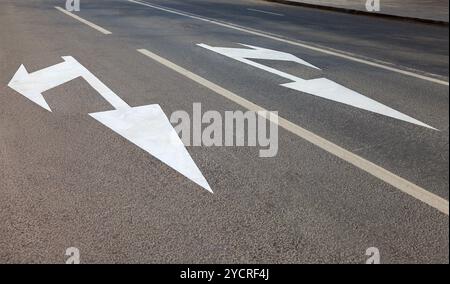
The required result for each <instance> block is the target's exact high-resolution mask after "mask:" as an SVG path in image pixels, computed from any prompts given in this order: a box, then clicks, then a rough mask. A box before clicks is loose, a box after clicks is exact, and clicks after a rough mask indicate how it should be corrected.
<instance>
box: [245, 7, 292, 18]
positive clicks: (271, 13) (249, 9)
mask: <svg viewBox="0 0 450 284" xmlns="http://www.w3.org/2000/svg"><path fill="white" fill-rule="evenodd" d="M247 10H248V11H252V12H258V13H263V14H268V15H274V16H280V17H283V16H284V15H283V14H279V13H274V12H268V11H263V10H258V9H252V8H247Z"/></svg>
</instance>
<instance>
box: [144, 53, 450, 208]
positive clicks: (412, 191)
mask: <svg viewBox="0 0 450 284" xmlns="http://www.w3.org/2000/svg"><path fill="white" fill-rule="evenodd" d="M137 51H138V52H139V53H141V54H143V55H145V56H147V57H148V58H150V59H152V60H154V61H156V62H158V63H160V64H162V65H164V66H166V67H167V68H169V69H171V70H173V71H175V72H177V73H179V74H181V75H183V76H184V77H186V78H188V79H190V80H192V81H194V82H196V83H198V84H200V85H202V86H203V87H206V88H208V89H209V90H211V91H213V92H214V93H216V94H218V95H220V96H222V97H224V98H226V99H228V100H230V101H232V102H234V103H236V104H238V105H240V106H241V107H244V108H246V109H248V110H250V111H255V112H257V113H258V114H267V113H269V112H268V110H266V109H265V108H263V107H261V106H259V105H257V104H255V103H253V102H251V101H249V100H246V99H244V98H242V97H240V96H238V95H237V94H235V93H233V92H231V91H229V90H227V89H224V88H222V87H221V86H219V85H217V84H215V83H213V82H211V81H208V80H207V79H205V78H203V77H201V76H199V75H197V74H194V73H192V72H191V71H189V70H187V69H184V68H183V67H181V66H179V65H177V64H175V63H173V62H171V61H169V60H167V59H165V58H162V57H160V56H159V55H157V54H154V53H152V52H150V51H148V50H147V49H138V50H137ZM265 118H266V119H269V120H270V121H271V122H272V123H277V124H278V126H279V127H281V128H283V129H285V130H287V131H289V132H291V133H292V134H294V135H296V136H298V137H300V138H302V139H304V140H306V141H308V142H310V143H312V144H314V145H316V146H317V147H319V148H321V149H323V150H325V151H326V152H328V153H330V154H332V155H334V156H336V157H338V158H340V159H342V160H344V161H346V162H348V163H350V164H352V165H354V166H355V167H357V168H359V169H361V170H363V171H365V172H367V173H368V174H370V175H372V176H374V177H376V178H378V179H380V180H382V181H384V182H386V183H388V184H390V185H391V186H393V187H395V188H397V189H398V190H400V191H401V192H403V193H406V194H408V195H409V196H411V197H413V198H415V199H417V200H419V201H421V202H423V203H425V204H428V205H429V206H431V207H433V208H435V209H437V210H439V211H440V212H442V213H444V214H446V215H448V211H449V210H448V209H449V204H448V201H447V200H446V199H444V198H442V197H440V196H438V195H436V194H434V193H431V192H429V191H427V190H425V189H423V188H421V187H420V186H418V185H416V184H414V183H412V182H410V181H408V180H406V179H404V178H402V177H400V176H398V175H396V174H394V173H392V172H390V171H388V170H386V169H384V168H382V167H380V166H378V165H376V164H374V163H372V162H370V161H368V160H366V159H364V158H362V157H360V156H358V155H356V154H354V153H352V152H350V151H348V150H346V149H344V148H342V147H340V146H338V145H336V144H334V143H333V142H330V141H328V140H326V139H325V138H322V137H320V136H318V135H317V134H315V133H313V132H311V131H309V130H306V129H304V128H302V127H300V126H298V125H296V124H295V123H293V122H290V121H289V120H287V119H284V118H282V117H279V116H277V115H271V116H267V115H266V116H265Z"/></svg>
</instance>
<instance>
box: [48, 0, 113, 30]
mask: <svg viewBox="0 0 450 284" xmlns="http://www.w3.org/2000/svg"><path fill="white" fill-rule="evenodd" d="M55 9H57V10H58V11H61V12H63V13H64V14H66V15H67V16H70V17H72V18H74V19H76V20H77V21H80V22H82V23H83V24H86V25H88V26H90V27H91V28H93V29H95V30H97V31H99V32H101V33H102V34H105V35H110V34H112V32H110V31H108V30H107V29H104V28H102V27H100V26H98V25H96V24H94V23H92V22H89V21H88V20H85V19H83V18H81V17H79V16H77V15H75V14H74V13H72V12H69V11H67V10H65V9H63V8H61V7H58V6H55Z"/></svg>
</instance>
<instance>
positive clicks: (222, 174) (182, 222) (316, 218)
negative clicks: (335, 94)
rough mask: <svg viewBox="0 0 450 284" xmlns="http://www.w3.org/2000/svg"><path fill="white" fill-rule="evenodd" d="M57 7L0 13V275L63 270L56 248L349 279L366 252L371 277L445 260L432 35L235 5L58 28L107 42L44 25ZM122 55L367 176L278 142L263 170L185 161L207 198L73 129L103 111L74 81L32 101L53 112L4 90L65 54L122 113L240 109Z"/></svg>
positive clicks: (90, 17) (125, 149)
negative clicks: (301, 270) (309, 86)
mask: <svg viewBox="0 0 450 284" xmlns="http://www.w3.org/2000/svg"><path fill="white" fill-rule="evenodd" d="M64 2H65V1H51V0H38V1H32V2H30V1H25V0H19V1H17V0H16V1H13V0H2V1H1V2H0V216H1V219H2V225H1V226H0V263H30V262H31V263H64V262H65V260H66V258H67V257H66V256H65V255H64V252H65V250H66V248H68V247H76V248H79V250H80V254H81V261H82V263H329V262H331V263H364V262H365V261H366V259H367V258H368V256H366V250H367V248H369V247H376V248H378V249H379V251H380V255H381V262H382V263H448V262H449V255H448V252H449V246H448V245H449V219H448V197H449V190H448V189H449V182H448V181H449V166H448V161H449V112H448V105H449V101H448V100H449V88H448V50H449V48H448V27H442V26H434V25H428V24H419V23H410V22H397V21H394V20H387V19H377V18H373V17H364V16H361V15H343V14H340V13H336V12H331V11H321V10H315V9H310V8H302V7H290V6H285V5H281V4H275V3H267V2H261V1H252V0H239V1H225V0H215V1H212V0H186V1H182V0H167V1H160V0H146V1H145V3H148V4H149V5H141V4H139V3H133V2H130V1H126V0H105V1H94V0H82V1H81V11H79V12H74V14H75V15H77V16H79V17H81V18H82V19H84V20H87V21H89V22H91V23H93V24H96V25H98V26H99V27H102V28H104V29H106V30H108V31H110V32H111V34H108V35H106V34H102V33H101V32H99V31H98V30H96V29H93V28H92V27H91V26H88V25H86V24H85V23H82V22H80V21H79V20H77V19H75V18H73V17H70V16H69V15H67V14H66V13H63V12H61V11H60V10H58V9H55V6H59V7H63V8H64V7H65V3H64ZM145 3H144V4H145ZM261 33H263V34H261ZM201 43H203V44H207V45H210V46H216V47H240V48H242V46H239V43H242V44H247V45H252V46H258V47H264V48H267V49H272V50H277V51H282V52H285V53H289V54H292V55H295V56H298V57H299V58H301V59H304V60H306V61H307V62H310V63H312V64H314V65H315V66H318V67H320V69H321V70H314V69H309V68H305V67H304V66H302V65H299V64H294V63H292V62H280V61H275V60H255V62H258V63H261V64H265V65H267V66H270V67H272V68H274V69H276V70H280V71H283V72H286V73H289V74H292V75H295V76H298V77H301V78H306V79H313V78H319V77H326V78H328V79H330V80H332V81H334V82H336V83H338V84H341V85H343V86H346V87H347V88H349V89H351V90H354V91H357V92H358V93H361V94H364V96H367V97H369V98H371V99H373V100H375V101H378V102H381V103H383V104H385V105H387V106H389V107H391V108H393V109H395V110H398V111H400V112H402V113H405V114H408V115H410V116H412V117H414V118H415V119H418V120H420V121H422V122H424V123H426V124H428V125H430V126H432V127H434V128H436V129H438V130H432V129H428V128H425V127H422V126H418V125H415V124H412V123H407V122H404V121H401V120H398V119H393V118H389V117H386V116H383V115H380V114H375V113H371V112H368V111H366V110H361V109H358V108H355V107H352V106H349V105H344V104H340V103H337V102H334V101H330V100H326V99H324V98H320V97H317V96H312V95H310V94H307V93H304V92H299V91H296V90H291V89H288V88H285V87H282V86H280V85H281V84H285V83H289V82H290V81H289V80H287V79H285V78H282V77H279V76H276V75H274V74H272V73H270V72H266V71H264V70H261V69H258V68H255V67H254V66H250V65H248V64H245V63H243V62H239V61H236V60H233V59H231V58H228V57H225V56H223V55H220V54H218V53H215V52H212V51H209V50H207V49H204V48H201V47H199V46H198V44H201ZM138 49H146V50H148V51H150V52H152V53H154V54H156V55H158V56H160V57H162V58H165V59H166V60H168V61H170V62H172V63H173V64H176V65H178V66H180V67H182V68H184V69H186V70H188V71H189V72H192V73H194V74H197V75H199V76H201V77H203V78H204V79H206V80H208V81H210V82H213V83H215V84H217V85H219V86H221V87H222V88H224V89H226V90H228V91H230V92H233V93H234V94H237V95H238V96H240V97H241V98H243V99H246V100H248V101H250V102H252V103H254V104H256V105H258V106H260V107H263V108H265V109H268V110H273V111H278V113H279V115H280V117H282V118H284V119H286V120H288V121H289V122H290V123H293V124H295V125H298V126H300V127H303V128H304V129H306V130H308V131H311V132H312V133H315V134H316V135H318V136H320V137H321V138H323V139H325V140H326V141H329V142H332V143H334V144H336V145H338V146H339V147H342V148H343V149H346V150H348V151H349V152H351V153H353V154H355V155H357V156H359V157H361V158H363V159H365V160H367V161H370V162H371V163H373V165H374V166H371V169H372V172H370V171H368V170H364V169H362V168H361V167H360V166H358V165H355V164H352V163H350V162H348V160H346V159H345V157H344V158H343V157H342V156H341V157H340V156H339V155H338V154H336V153H334V154H333V153H331V152H330V151H324V149H323V148H321V147H318V146H317V145H316V144H315V143H311V142H310V141H307V140H305V139H302V138H301V137H299V135H295V134H294V133H292V132H290V131H287V130H286V129H285V128H283V127H281V128H280V129H279V137H278V139H279V152H278V155H277V156H275V157H273V158H260V157H259V156H258V151H259V149H258V148H257V147H205V146H203V147H187V150H188V151H189V153H190V155H191V156H192V159H193V160H194V161H195V163H196V164H197V166H198V168H199V169H200V170H201V172H202V173H203V175H204V176H205V178H206V179H207V180H208V182H209V184H210V186H211V188H212V190H213V191H214V194H210V193H208V192H207V191H205V190H204V189H202V188H201V187H199V186H198V185H197V184H195V183H193V182H191V181H190V180H189V179H187V178H185V177H183V176H182V175H180V174H179V173H177V172H176V171H174V170H173V169H171V168H170V167H168V166H167V165H165V164H163V163H161V162H160V161H159V160H158V159H156V158H154V157H152V156H151V155H149V154H148V153H146V152H145V151H143V150H141V149H140V148H139V147H136V145H133V144H132V143H130V142H128V141H127V140H126V139H124V138H122V137H121V136H119V135H117V134H115V133H114V132H113V131H111V130H110V129H108V128H107V127H105V126H104V125H102V124H100V123H99V122H97V121H96V120H94V119H93V118H92V117H90V116H89V115H88V114H89V113H94V112H100V111H108V110H111V109H112V107H111V106H110V105H109V104H108V103H107V102H106V101H105V100H104V99H102V97H100V96H99V95H98V93H97V92H96V91H95V90H94V89H93V88H92V87H91V86H90V85H89V84H88V83H87V82H86V80H83V79H82V78H77V79H74V80H70V81H69V82H67V83H65V84H62V85H58V86H56V87H54V88H52V89H51V90H49V91H46V92H45V93H44V97H45V100H46V101H47V103H48V105H49V106H50V107H51V109H52V112H48V111H46V110H44V109H43V108H40V107H39V106H38V105H37V104H34V103H32V102H31V101H30V100H28V99H26V98H25V97H24V96H22V95H20V94H19V93H18V92H17V91H15V90H13V89H12V88H10V87H8V83H9V82H10V81H11V78H12V77H13V75H14V74H15V73H16V71H17V69H18V68H19V66H20V65H21V64H24V65H25V67H26V68H27V70H28V71H29V72H30V73H31V72H34V71H37V70H41V69H43V68H46V67H49V66H52V65H55V64H58V63H61V62H62V59H61V56H72V57H74V58H76V59H77V60H78V61H79V62H80V63H81V64H82V65H83V66H85V67H86V69H88V70H89V71H90V72H91V73H92V74H95V76H97V77H98V78H99V79H100V80H101V81H102V82H103V83H104V84H105V85H106V86H108V87H109V88H110V89H111V90H113V91H114V92H115V93H116V94H117V95H119V96H120V97H121V98H122V99H123V100H124V101H125V102H126V103H128V104H129V105H130V106H133V107H134V106H143V105H149V104H159V105H160V106H161V108H162V109H163V110H164V112H165V113H166V115H168V116H170V114H171V113H173V112H175V111H177V110H184V111H187V112H188V113H192V108H193V103H196V102H201V104H202V109H203V111H207V110H215V111H218V112H219V113H224V112H225V111H229V110H232V111H236V110H242V111H245V110H246V109H245V108H244V107H243V106H242V105H240V104H238V103H236V102H233V101H231V100H229V99H227V98H225V97H223V96H220V95H218V94H217V93H216V92H214V91H212V90H211V89H209V88H207V87H205V86H204V85H201V84H198V82H196V81H195V80H192V78H191V79H190V78H188V77H186V76H183V75H182V74H180V73H177V72H175V71H174V70H172V69H170V68H168V66H164V65H163V64H161V63H160V62H157V61H155V60H153V59H151V58H149V57H147V56H145V55H143V54H142V53H140V52H138V51H137V50H138ZM380 66H381V67H380ZM169 67H170V66H169ZM375 165H377V167H378V168H376V169H375V167H376V166H375ZM380 168H381V169H383V170H384V171H386V172H388V173H391V174H393V175H398V176H399V177H401V178H402V179H404V181H405V182H402V184H415V185H417V188H419V189H420V190H423V191H424V192H425V193H424V192H423V191H419V190H418V189H416V187H413V188H412V189H411V187H410V186H409V185H408V186H405V187H406V188H407V190H409V189H411V191H409V193H408V192H405V190H404V188H400V189H399V186H398V185H395V184H394V185H393V184H392V183H390V182H389V178H388V177H387V176H388V175H387V174H382V175H381V176H383V177H385V178H383V177H382V178H380V176H376V174H374V172H375V171H379V169H380ZM424 196H427V197H430V196H431V197H432V198H431V201H429V202H427V200H428V199H427V198H426V197H424ZM435 200H441V201H442V200H444V202H443V203H442V202H440V203H439V204H440V205H433V204H435V203H433V201H435ZM430 204H431V205H430ZM442 204H444V205H442ZM445 204H446V209H447V213H445V212H443V211H445V210H442V209H443V207H445ZM444 209H445V208H444Z"/></svg>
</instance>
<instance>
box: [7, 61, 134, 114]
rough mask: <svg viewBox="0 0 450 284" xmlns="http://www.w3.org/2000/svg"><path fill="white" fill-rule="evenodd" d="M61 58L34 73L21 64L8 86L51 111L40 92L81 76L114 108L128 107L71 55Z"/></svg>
mask: <svg viewBox="0 0 450 284" xmlns="http://www.w3.org/2000/svg"><path fill="white" fill-rule="evenodd" d="M62 58H63V59H64V62H62V63H58V64H56V65H53V66H50V67H47V68H45V69H41V70H39V71H36V72H34V73H28V72H27V70H26V69H25V67H24V66H23V65H21V66H20V67H19V70H17V72H16V74H14V76H13V78H12V79H11V81H10V82H9V84H8V86H9V87H10V88H11V89H13V90H15V91H17V92H18V93H20V94H22V95H23V96H25V97H27V98H28V99H30V100H31V101H33V102H34V103H36V104H38V105H39V106H41V107H43V108H45V109H46V110H48V111H51V109H50V107H49V106H48V104H47V102H46V101H45V99H44V97H43V96H42V93H43V92H46V91H48V90H50V89H53V88H55V87H57V86H59V85H62V84H64V83H67V82H69V81H72V80H73V79H75V78H78V77H82V78H83V79H85V80H86V81H87V82H88V83H89V85H91V87H92V88H94V89H95V90H96V91H97V92H98V93H99V94H100V95H101V96H102V97H103V98H104V99H105V100H106V101H107V102H109V103H110V104H111V105H112V106H113V107H114V108H116V109H117V108H122V107H130V106H129V105H128V104H127V103H125V102H124V101H123V100H122V99H121V98H120V97H119V96H117V95H116V94H115V93H114V92H113V91H111V90H110V89H109V88H108V87H107V86H105V84H103V83H102V82H101V81H100V80H99V79H97V77H95V76H94V75H92V73H91V72H89V70H87V69H86V68H84V66H83V65H81V64H80V63H79V62H78V61H77V60H75V59H74V58H73V57H71V56H63V57H62Z"/></svg>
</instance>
